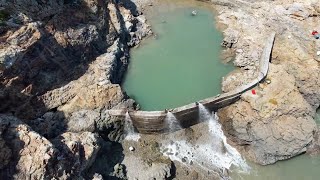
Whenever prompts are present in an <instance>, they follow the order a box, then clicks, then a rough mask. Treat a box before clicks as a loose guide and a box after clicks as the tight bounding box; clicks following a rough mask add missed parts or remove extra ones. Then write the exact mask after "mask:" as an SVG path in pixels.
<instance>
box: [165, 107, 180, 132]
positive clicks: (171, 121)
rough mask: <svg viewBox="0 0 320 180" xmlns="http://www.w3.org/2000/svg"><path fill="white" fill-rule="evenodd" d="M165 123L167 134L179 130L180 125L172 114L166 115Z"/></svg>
mask: <svg viewBox="0 0 320 180" xmlns="http://www.w3.org/2000/svg"><path fill="white" fill-rule="evenodd" d="M165 122H166V125H167V127H168V132H169V133H170V132H173V131H176V130H179V129H181V125H180V123H179V121H178V120H177V118H176V117H175V116H174V114H172V112H168V113H167V116H166V119H165Z"/></svg>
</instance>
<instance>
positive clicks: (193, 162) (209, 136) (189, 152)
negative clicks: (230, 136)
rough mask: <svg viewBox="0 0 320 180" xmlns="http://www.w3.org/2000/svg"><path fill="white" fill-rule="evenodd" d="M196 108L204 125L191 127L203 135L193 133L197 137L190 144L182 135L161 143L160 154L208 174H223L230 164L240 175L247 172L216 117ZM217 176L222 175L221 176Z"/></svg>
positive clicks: (203, 109) (205, 110) (242, 160)
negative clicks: (205, 171) (218, 172)
mask: <svg viewBox="0 0 320 180" xmlns="http://www.w3.org/2000/svg"><path fill="white" fill-rule="evenodd" d="M198 106H199V111H200V112H199V119H200V120H201V121H203V123H200V124H198V125H197V126H196V127H194V128H195V129H197V130H200V131H203V132H194V133H196V138H194V139H192V141H190V140H189V139H188V137H184V136H183V135H184V134H181V135H180V136H179V135H178V136H176V138H175V140H174V141H172V140H171V141H170V140H169V141H167V142H165V141H164V142H163V145H162V146H161V148H160V151H161V152H162V153H163V154H164V155H165V156H168V157H169V158H170V159H171V160H175V161H179V162H181V163H184V164H188V165H190V166H198V167H200V168H202V169H204V170H207V171H208V172H217V171H219V170H221V172H223V171H224V170H226V169H230V168H231V166H232V165H234V166H236V167H238V168H239V169H241V170H240V171H242V172H249V170H250V167H249V166H248V165H247V163H246V161H245V160H244V159H243V158H242V157H241V155H240V153H239V152H238V151H237V150H236V149H235V148H233V147H232V146H230V145H229V144H228V143H227V138H226V136H225V135H224V134H223V131H222V127H221V125H220V124H219V122H218V119H219V118H218V116H217V114H211V113H210V112H209V111H208V110H207V109H206V108H205V107H204V106H203V105H202V104H199V105H198ZM206 128H207V129H208V130H206ZM238 168H237V169H238ZM220 175H222V176H223V173H221V174H220Z"/></svg>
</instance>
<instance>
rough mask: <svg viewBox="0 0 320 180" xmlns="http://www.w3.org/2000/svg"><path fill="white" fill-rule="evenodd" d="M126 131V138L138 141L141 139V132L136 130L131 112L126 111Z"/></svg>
mask: <svg viewBox="0 0 320 180" xmlns="http://www.w3.org/2000/svg"><path fill="white" fill-rule="evenodd" d="M124 131H125V136H126V137H125V139H126V140H133V141H138V140H139V139H140V135H139V133H137V132H135V130H134V126H133V123H132V119H131V117H130V115H129V112H127V113H126V117H125V125H124Z"/></svg>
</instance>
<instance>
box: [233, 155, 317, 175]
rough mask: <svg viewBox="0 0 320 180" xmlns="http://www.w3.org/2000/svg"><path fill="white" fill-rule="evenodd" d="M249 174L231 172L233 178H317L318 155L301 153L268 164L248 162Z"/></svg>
mask: <svg viewBox="0 0 320 180" xmlns="http://www.w3.org/2000/svg"><path fill="white" fill-rule="evenodd" d="M250 166H251V168H252V170H251V171H250V174H241V173H238V172H234V173H232V175H231V176H232V179H233V180H319V179H320V156H315V157H311V156H309V155H301V156H298V157H295V158H292V159H290V160H287V161H280V162H277V163H276V164H273V165H269V166H259V165H256V164H250Z"/></svg>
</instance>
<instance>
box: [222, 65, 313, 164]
mask: <svg viewBox="0 0 320 180" xmlns="http://www.w3.org/2000/svg"><path fill="white" fill-rule="evenodd" d="M283 69H284V68H283V67H282V66H281V65H271V66H270V72H269V75H268V77H267V79H270V80H271V83H270V84H265V85H264V86H261V87H264V88H263V89H262V88H259V87H256V88H254V89H255V90H256V92H257V94H256V95H253V94H252V93H251V91H248V92H246V93H244V94H243V95H242V96H241V100H240V101H238V102H236V103H235V104H233V105H230V106H229V107H226V108H223V109H221V110H220V111H219V117H220V121H221V124H222V125H223V127H224V130H225V132H226V133H227V134H229V135H231V136H232V137H233V140H235V141H237V142H238V144H240V145H244V146H245V150H244V152H245V154H246V155H247V156H248V157H249V158H251V159H252V160H254V161H255V162H257V163H259V164H263V165H266V164H272V163H275V162H276V161H278V160H284V159H288V158H290V157H293V156H296V155H298V154H301V153H303V152H305V151H306V150H307V146H308V145H309V144H310V143H311V142H312V139H313V134H314V133H315V131H316V124H315V122H314V120H313V118H312V117H313V114H314V110H313V109H312V107H311V106H310V105H309V104H308V102H307V101H306V100H305V99H304V98H303V96H302V95H301V94H300V93H299V90H298V88H297V87H295V86H294V84H295V83H294V82H295V79H294V77H293V76H292V75H290V74H288V73H287V72H286V71H284V70H283Z"/></svg>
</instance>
